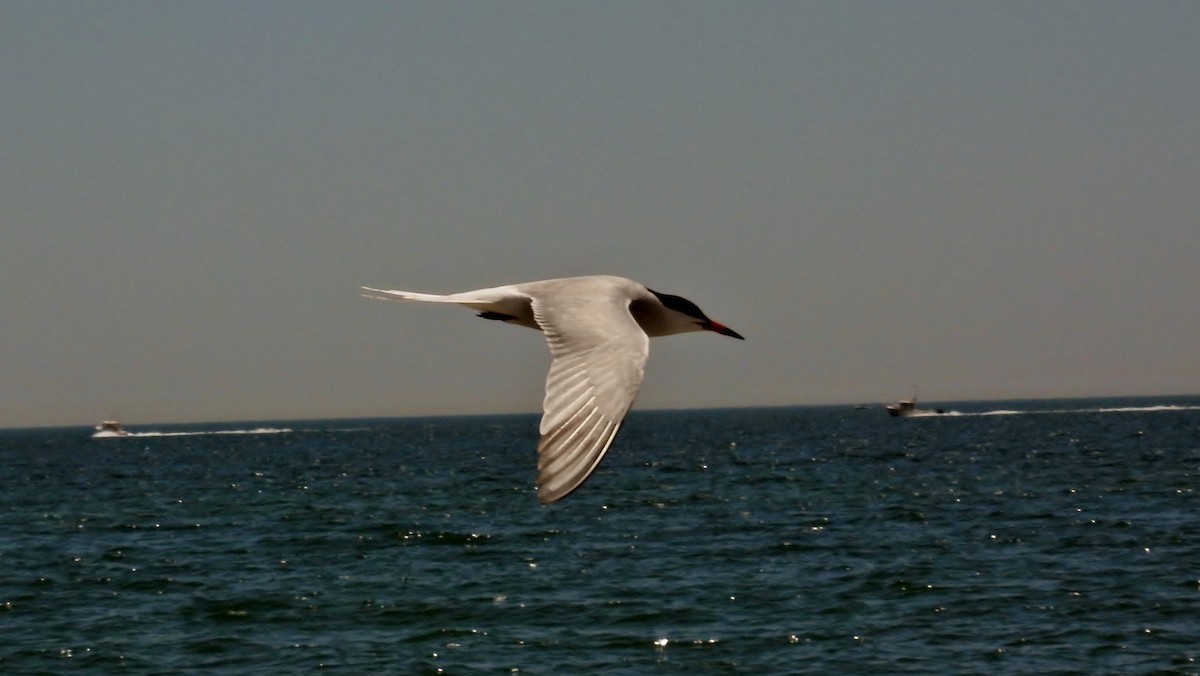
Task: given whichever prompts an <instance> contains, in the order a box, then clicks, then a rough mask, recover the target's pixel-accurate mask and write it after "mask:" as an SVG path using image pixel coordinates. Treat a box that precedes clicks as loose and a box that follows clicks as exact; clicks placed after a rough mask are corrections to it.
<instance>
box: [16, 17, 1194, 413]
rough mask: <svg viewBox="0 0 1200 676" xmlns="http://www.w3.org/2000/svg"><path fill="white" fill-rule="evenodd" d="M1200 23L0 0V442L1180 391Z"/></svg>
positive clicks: (1188, 343) (1189, 278) (1189, 379)
mask: <svg viewBox="0 0 1200 676" xmlns="http://www.w3.org/2000/svg"><path fill="white" fill-rule="evenodd" d="M1197 35H1200V3H1196V2H1191V1H1187V0H1182V1H1178V2H1165V1H1147V2H1107V1H1104V0H1087V1H1084V2H1072V1H1066V0H1059V1H1055V2H1043V1H1041V0H1037V1H1029V2H1023V1H1020V0H1015V1H1011V2H1002V3H1001V2H995V3H984V2H949V1H947V2H929V1H921V0H914V1H910V2H890V1H887V2H884V1H880V2H862V1H858V2H855V1H847V2H707V1H703V0H661V1H656V2H640V1H639V2H631V1H620V0H617V1H612V2H609V1H606V2H578V1H575V2H571V1H568V2H560V1H558V0H553V1H549V0H548V1H520V2H434V1H428V2H341V3H337V2H324V1H313V2H304V1H290V0H289V1H287V2H273V1H269V0H264V1H262V2H253V3H247V2H221V1H215V2H203V3H199V2H128V1H122V0H114V1H111V2H94V3H61V2H60V3H48V2H41V1H36V0H35V1H13V0H0V148H2V151H0V288H2V289H3V293H0V327H2V328H0V427H34V426H49V425H86V424H94V423H95V422H97V421H98V420H100V419H102V418H119V419H120V420H122V421H124V422H125V423H126V424H127V425H129V426H130V427H136V426H137V425H139V424H144V423H149V422H194V421H222V420H230V421H235V420H290V419H302V418H342V417H369V416H416V415H434V414H475V413H500V412H536V411H537V410H538V409H539V407H540V405H541V398H542V386H543V383H544V379H545V374H546V369H547V367H548V364H549V354H548V351H547V350H546V346H545V343H544V341H543V340H542V338H541V337H540V336H538V335H537V334H536V333H535V332H533V331H530V330H528V329H523V328H519V327H511V326H505V325H501V324H499V323H496V322H486V321H482V320H479V319H477V318H474V317H472V315H471V313H470V312H469V311H467V310H466V309H463V308H457V307H448V306H429V305H418V304H402V303H382V302H378V301H371V300H367V299H363V298H360V297H359V292H358V287H359V286H360V285H364V284H365V285H371V286H380V287H384V288H395V289H406V290H412V291H425V292H433V293H448V292H454V291H463V290H469V289H473V288H479V287H487V286H495V285H501V284H509V283H515V282H522V281H530V280H536V279H545V278H551V277H562V276H572V275H583V274H601V273H603V274H617V275H623V276H627V277H630V278H632V279H635V280H638V281H640V282H642V283H644V284H646V285H648V286H650V287H652V288H654V289H656V290H658V291H663V292H667V293H673V294H678V295H682V296H685V297H687V298H689V299H691V300H692V301H694V302H696V303H697V304H698V305H700V307H702V308H704V310H705V312H707V313H708V314H709V316H711V317H712V318H714V319H716V320H718V321H720V322H723V323H725V324H728V325H729V326H731V327H733V328H734V329H736V330H737V331H739V332H740V333H742V334H743V335H744V336H745V337H746V341H745V342H742V341H735V340H729V339H726V338H723V337H719V336H716V335H712V334H690V335H684V336H678V337H671V338H668V339H656V340H655V341H654V343H653V345H652V346H651V356H650V361H649V364H648V366H647V377H646V380H645V383H644V385H643V388H642V391H641V394H640V396H639V399H638V402H637V404H636V405H635V407H636V408H640V409H661V408H686V407H738V406H767V405H807V404H838V403H858V402H865V403H875V402H878V403H885V402H888V401H891V400H895V399H898V398H902V397H906V396H909V395H911V394H913V393H914V391H915V392H917V393H918V394H919V395H920V397H921V398H922V400H924V401H926V402H928V403H930V404H932V403H933V402H937V401H955V400H965V399H1006V398H1034V397H1037V398H1043V397H1046V398H1052V397H1084V396H1108V395H1170V394H1194V393H1200V349H1198V348H1200V311H1197V308H1198V305H1197V300H1196V299H1197V297H1198V296H1200V275H1198V273H1200V123H1198V121H1200V41H1197V39H1196V36H1197Z"/></svg>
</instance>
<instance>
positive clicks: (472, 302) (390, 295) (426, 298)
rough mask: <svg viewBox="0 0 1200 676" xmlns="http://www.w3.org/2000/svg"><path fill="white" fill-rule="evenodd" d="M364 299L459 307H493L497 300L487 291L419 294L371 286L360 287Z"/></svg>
mask: <svg viewBox="0 0 1200 676" xmlns="http://www.w3.org/2000/svg"><path fill="white" fill-rule="evenodd" d="M360 288H361V289H362V295H363V297H364V298H375V299H377V300H416V301H422V302H425V303H457V304H458V305H468V306H471V307H474V306H477V305H491V304H492V303H493V302H495V300H496V299H495V298H493V297H491V296H489V295H488V294H487V293H485V292H486V291H488V289H482V290H480V291H468V292H466V293H451V294H446V295H442V294H437V293H417V292H415V291H400V290H399V289H376V288H373V287H370V286H364V287H360Z"/></svg>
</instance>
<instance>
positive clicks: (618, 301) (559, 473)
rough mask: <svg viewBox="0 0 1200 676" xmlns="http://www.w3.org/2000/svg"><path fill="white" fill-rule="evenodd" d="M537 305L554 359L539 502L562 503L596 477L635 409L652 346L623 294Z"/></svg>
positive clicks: (564, 297) (541, 446) (565, 297)
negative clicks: (628, 417)
mask: <svg viewBox="0 0 1200 676" xmlns="http://www.w3.org/2000/svg"><path fill="white" fill-rule="evenodd" d="M531 295H533V296H534V298H533V314H534V318H535V320H536V321H537V323H538V326H540V327H541V329H542V331H543V332H544V333H545V335H546V342H547V343H548V344H549V346H550V354H551V357H552V361H551V365H550V373H549V374H548V375H547V376H546V398H545V400H544V401H543V403H542V408H543V415H542V421H541V425H540V431H541V439H540V440H539V442H538V499H540V500H541V501H542V502H543V503H549V502H554V501H556V500H561V499H562V498H564V497H566V496H567V495H569V494H570V493H571V492H572V491H574V490H575V489H577V488H579V486H580V485H582V484H583V482H584V481H585V480H586V479H587V478H588V477H589V476H590V475H591V474H592V472H593V471H594V470H595V469H596V467H597V466H598V465H599V464H600V461H601V460H602V459H603V458H604V455H605V453H607V451H608V449H609V447H610V446H611V444H612V442H613V439H614V438H615V437H616V434H617V431H618V430H619V429H620V427H621V421H622V420H623V419H624V418H625V414H626V413H627V412H628V411H629V408H630V406H632V405H633V400H634V398H635V397H636V396H637V392H638V389H639V388H640V387H641V384H642V375H643V372H644V370H645V366H646V358H647V356H648V355H649V345H650V339H649V337H648V336H647V335H646V333H645V332H644V331H642V329H641V327H639V326H638V324H637V322H636V321H635V320H634V318H633V315H632V314H630V312H629V300H630V299H629V298H628V296H625V295H620V294H616V293H614V294H596V293H595V289H594V288H592V289H589V293H588V294H579V295H569V294H562V293H558V294H554V295H553V302H547V301H545V300H542V299H539V298H538V297H537V296H536V294H531Z"/></svg>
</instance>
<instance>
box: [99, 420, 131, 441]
mask: <svg viewBox="0 0 1200 676" xmlns="http://www.w3.org/2000/svg"><path fill="white" fill-rule="evenodd" d="M127 436H129V432H126V431H125V429H124V428H123V427H121V423H119V422H117V421H116V420H105V421H104V422H102V423H100V424H99V425H96V431H95V433H93V434H92V438H93V439H111V438H114V437H127Z"/></svg>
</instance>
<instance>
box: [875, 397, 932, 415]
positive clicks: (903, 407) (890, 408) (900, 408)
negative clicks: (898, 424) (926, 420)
mask: <svg viewBox="0 0 1200 676" xmlns="http://www.w3.org/2000/svg"><path fill="white" fill-rule="evenodd" d="M887 412H888V415H890V416H892V417H893V418H908V417H911V416H921V415H941V414H943V413H945V412H946V411H944V410H942V409H940V408H934V409H928V408H917V400H916V398H913V399H901V400H900V401H898V402H896V403H894V404H888V405H887Z"/></svg>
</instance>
